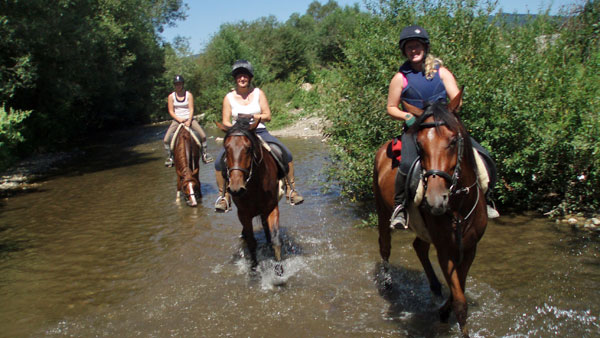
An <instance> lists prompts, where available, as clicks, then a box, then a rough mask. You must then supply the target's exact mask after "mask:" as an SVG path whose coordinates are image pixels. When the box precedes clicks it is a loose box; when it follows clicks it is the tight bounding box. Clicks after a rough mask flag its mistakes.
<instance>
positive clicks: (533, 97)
mask: <svg viewBox="0 0 600 338" xmlns="http://www.w3.org/2000/svg"><path fill="white" fill-rule="evenodd" d="M368 7H369V8H370V9H371V10H372V13H373V15H372V16H371V17H366V18H365V17H363V18H361V20H360V22H359V24H358V26H357V28H356V31H355V39H354V40H353V41H352V42H350V43H348V44H347V45H346V47H345V49H344V54H345V56H346V62H345V64H343V66H341V67H340V68H339V69H338V70H336V71H335V72H336V74H338V75H339V81H333V82H331V83H329V84H328V88H330V90H328V91H327V92H328V93H330V95H333V96H334V97H333V99H329V103H328V107H327V108H326V112H327V117H328V118H329V120H330V121H331V122H332V124H333V125H332V127H331V128H330V129H329V133H330V134H331V140H332V143H333V144H334V146H333V150H334V152H335V154H336V155H337V158H338V161H337V163H338V164H339V165H338V166H337V167H336V168H335V171H334V172H335V174H336V178H339V179H340V180H341V181H342V184H343V193H345V194H347V195H348V196H350V197H351V198H353V199H355V200H370V199H372V193H371V172H372V162H373V155H374V153H375V151H376V149H377V148H378V147H379V146H380V145H381V144H382V143H383V142H385V141H386V140H388V139H390V138H392V137H393V136H395V135H397V134H399V133H400V128H401V125H400V123H399V122H395V121H393V120H392V119H391V118H389V117H388V116H387V114H386V112H385V105H386V97H387V87H388V85H389V81H390V79H391V77H392V76H393V75H394V73H395V72H396V71H397V68H398V66H399V65H400V64H402V62H404V60H403V59H402V57H401V53H400V51H398V50H397V47H396V46H397V41H398V40H397V39H398V35H399V32H400V30H401V29H402V28H403V27H404V26H407V25H410V24H415V23H417V24H420V25H422V26H424V27H426V29H427V30H428V32H429V34H430V36H431V39H432V46H431V48H432V49H431V52H432V54H434V55H436V56H439V57H441V58H442V59H443V60H444V62H445V65H446V66H447V67H448V68H449V69H450V70H451V71H452V72H453V73H454V75H455V76H456V78H457V81H458V83H459V86H464V87H465V96H464V106H463V108H462V111H461V115H462V117H463V121H465V124H466V126H467V128H468V130H469V131H470V132H471V133H472V135H473V136H474V137H475V138H476V139H477V140H479V141H480V143H482V145H483V146H484V147H486V148H487V149H488V150H490V152H491V153H492V156H493V157H494V159H495V160H496V163H497V165H498V171H499V181H498V183H497V185H496V187H495V190H496V197H497V199H498V200H499V202H501V204H503V205H504V206H507V207H514V208H517V209H529V210H532V209H540V210H544V211H548V210H551V209H555V210H558V211H561V212H565V211H573V210H582V209H590V210H597V208H598V206H599V204H600V190H599V189H598V188H597V187H598V183H600V182H598V172H597V170H598V169H596V168H598V161H599V159H600V153H599V152H598V147H599V143H598V135H600V133H599V130H598V129H599V127H600V125H599V122H598V111H599V108H598V107H599V105H598V100H599V98H600V95H599V93H600V92H599V90H600V82H599V81H598V74H599V71H598V70H599V69H598V67H599V66H598V65H599V63H598V53H599V48H598V34H596V33H597V29H598V24H597V23H598V22H599V20H598V14H597V13H598V10H597V8H598V1H593V2H590V1H588V2H587V3H586V7H585V8H587V9H586V10H585V11H582V12H581V13H580V14H578V15H574V16H570V17H567V18H566V21H565V19H564V18H562V19H561V20H558V19H557V18H553V17H550V16H548V15H539V16H537V17H535V18H534V17H531V18H528V19H527V20H525V21H524V22H523V23H522V24H520V25H517V24H515V23H509V22H508V21H506V20H505V18H504V17H503V16H497V17H496V18H495V19H493V20H490V14H491V13H492V11H493V8H484V7H481V6H480V5H479V3H477V2H476V1H469V2H464V1H450V0H449V1H427V0H426V1H379V2H376V3H375V2H371V3H369V4H368ZM565 22H567V23H569V24H565ZM569 27H571V29H569ZM574 27H577V28H574ZM582 28H585V29H582ZM590 41H591V42H590ZM582 56H584V57H583V59H582Z"/></svg>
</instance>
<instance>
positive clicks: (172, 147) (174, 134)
mask: <svg viewBox="0 0 600 338" xmlns="http://www.w3.org/2000/svg"><path fill="white" fill-rule="evenodd" d="M182 127H183V128H185V129H187V131H188V132H189V133H190V135H192V139H193V140H194V141H195V142H196V144H197V145H198V147H202V142H200V140H199V139H198V136H196V134H195V133H194V132H193V131H192V128H190V127H186V126H185V125H184V124H183V123H180V124H179V125H178V126H177V129H176V130H175V133H173V137H172V138H171V143H169V146H170V147H171V150H173V149H174V148H175V140H177V135H178V134H179V130H181V128H182Z"/></svg>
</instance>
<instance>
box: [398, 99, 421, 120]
mask: <svg viewBox="0 0 600 338" xmlns="http://www.w3.org/2000/svg"><path fill="white" fill-rule="evenodd" d="M402 107H404V109H405V110H406V111H407V112H409V113H411V114H413V115H415V116H421V114H423V109H421V108H418V107H415V106H413V105H412V104H410V103H408V102H406V101H404V100H402Z"/></svg>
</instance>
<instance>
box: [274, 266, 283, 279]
mask: <svg viewBox="0 0 600 338" xmlns="http://www.w3.org/2000/svg"><path fill="white" fill-rule="evenodd" d="M275 274H276V275H277V277H281V276H283V265H281V263H277V264H275Z"/></svg>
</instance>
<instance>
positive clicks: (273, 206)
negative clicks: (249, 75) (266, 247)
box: [217, 118, 283, 275]
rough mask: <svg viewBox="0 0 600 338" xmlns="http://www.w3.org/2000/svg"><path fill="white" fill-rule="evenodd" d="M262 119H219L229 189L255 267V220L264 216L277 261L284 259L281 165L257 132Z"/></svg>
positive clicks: (278, 265) (279, 265)
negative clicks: (230, 122) (232, 121)
mask: <svg viewBox="0 0 600 338" xmlns="http://www.w3.org/2000/svg"><path fill="white" fill-rule="evenodd" d="M259 123H260V119H259V120H258V121H255V122H254V123H252V124H250V121H249V120H248V119H242V118H238V120H237V122H236V123H235V124H234V125H233V126H232V127H226V126H224V125H222V124H221V123H219V122H217V126H218V127H219V128H220V129H221V130H223V131H224V132H225V133H226V134H225V138H224V139H223V146H224V147H225V166H224V167H225V168H226V170H227V172H226V174H227V177H226V180H227V181H228V188H227V189H228V191H229V192H230V193H231V196H232V198H233V202H234V203H235V205H236V206H237V211H238V219H239V220H240V222H241V223H242V226H243V230H242V234H243V237H244V239H245V240H246V243H247V245H248V249H249V250H250V255H251V258H252V269H255V268H256V266H257V265H258V261H257V259H256V247H257V243H256V239H255V238H254V232H253V229H252V219H253V218H254V217H257V216H260V218H261V221H262V226H263V230H264V232H265V237H266V239H267V242H268V243H271V244H272V247H273V251H274V254H275V260H276V261H277V262H280V261H281V239H280V238H279V198H280V195H279V179H278V177H277V174H278V167H277V163H276V162H275V159H274V158H273V156H272V155H271V153H270V152H268V151H266V149H265V148H264V147H263V146H262V143H261V142H260V140H259V139H258V136H257V135H256V133H255V130H256V127H257V126H258V124H259ZM275 269H276V272H277V274H279V275H281V274H282V273H283V268H282V267H281V264H279V263H278V264H277V265H276V266H275Z"/></svg>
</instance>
